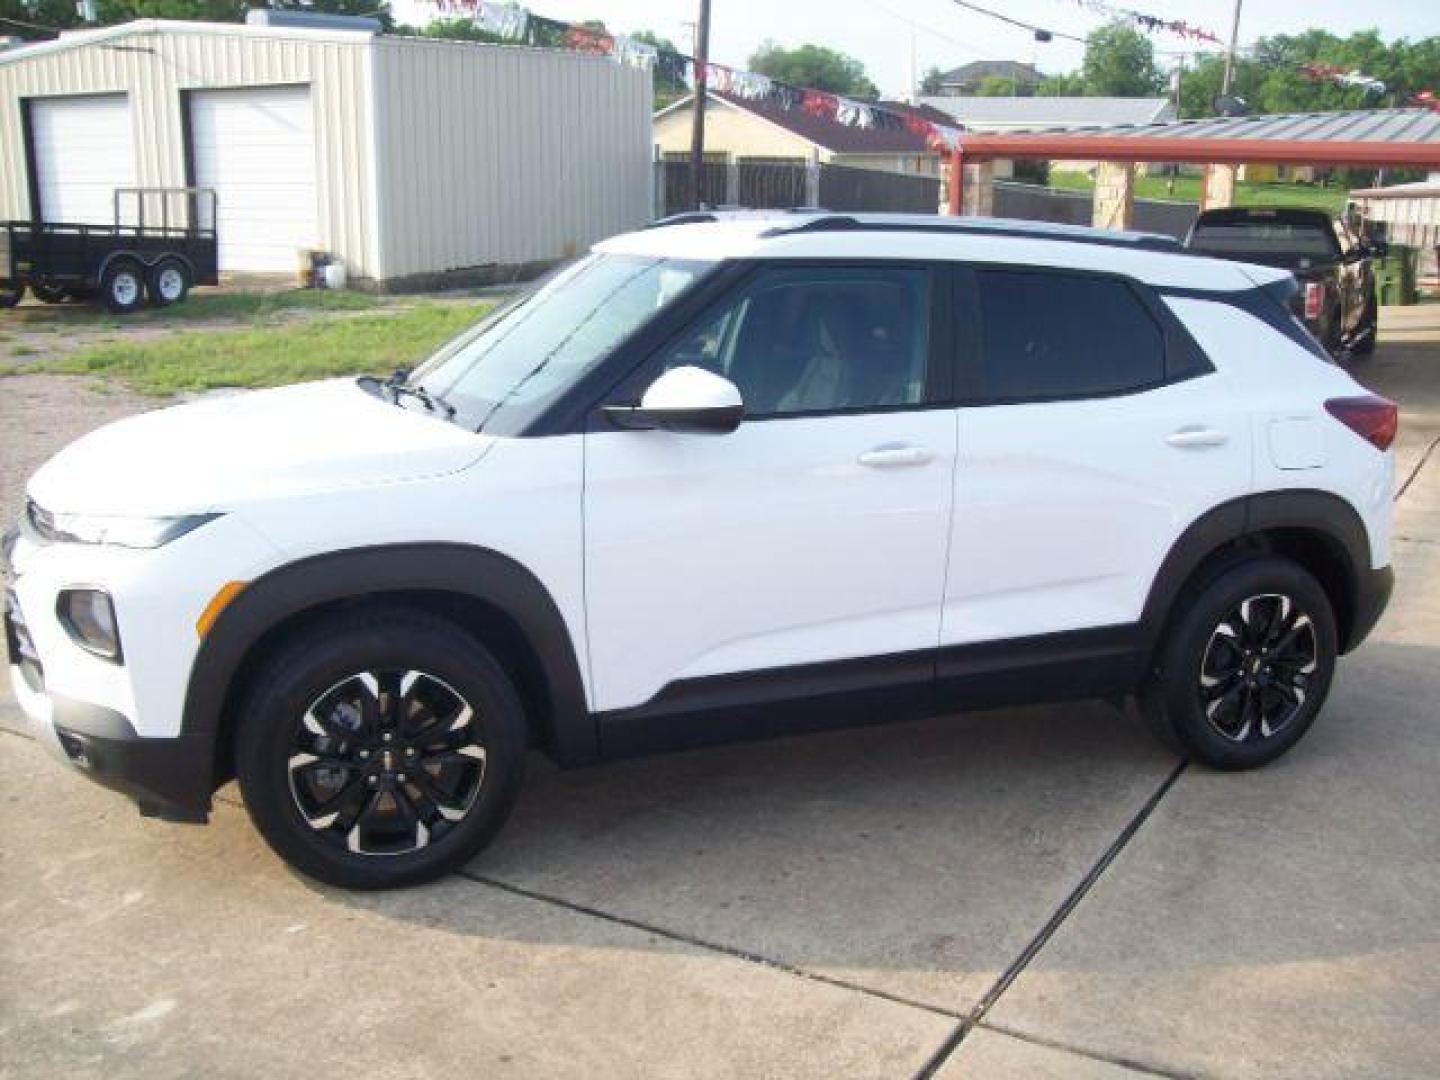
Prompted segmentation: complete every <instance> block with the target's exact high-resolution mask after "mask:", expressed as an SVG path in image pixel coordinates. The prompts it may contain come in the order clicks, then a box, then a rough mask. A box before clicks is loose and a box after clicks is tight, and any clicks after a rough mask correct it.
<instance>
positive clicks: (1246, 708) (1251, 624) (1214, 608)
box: [1140, 557, 1338, 769]
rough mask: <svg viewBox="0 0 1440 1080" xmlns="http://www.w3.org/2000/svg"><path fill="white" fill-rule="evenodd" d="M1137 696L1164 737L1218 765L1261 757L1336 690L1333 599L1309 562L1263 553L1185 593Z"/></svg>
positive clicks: (1291, 737)
mask: <svg viewBox="0 0 1440 1080" xmlns="http://www.w3.org/2000/svg"><path fill="white" fill-rule="evenodd" d="M1182 603H1184V604H1185V607H1184V608H1182V609H1181V612H1180V615H1179V617H1178V619H1177V620H1176V622H1175V623H1174V624H1173V625H1172V626H1171V627H1170V628H1169V630H1168V632H1167V634H1166V637H1165V639H1164V640H1163V641H1162V642H1161V644H1160V652H1159V657H1158V661H1157V663H1156V665H1155V669H1154V671H1153V672H1152V673H1151V676H1150V678H1149V680H1148V682H1147V684H1146V686H1145V687H1144V688H1143V689H1142V692H1141V695H1140V704H1141V708H1142V710H1143V711H1144V712H1145V714H1146V718H1147V719H1148V720H1149V722H1150V724H1151V726H1152V727H1153V728H1154V729H1155V730H1156V732H1157V734H1159V735H1160V736H1161V737H1162V739H1164V740H1165V741H1166V742H1168V743H1170V744H1171V745H1173V746H1176V747H1177V748H1178V749H1180V750H1181V751H1182V752H1185V753H1188V754H1189V755H1191V756H1192V757H1194V758H1195V759H1197V760H1198V761H1201V762H1203V763H1204V764H1206V765H1210V766H1212V767H1213V768H1217V769H1249V768H1254V767H1256V766H1258V765H1264V764H1266V763H1268V762H1270V761H1273V760H1274V759H1275V758H1277V757H1279V756H1280V755H1281V754H1283V753H1285V751H1286V750H1288V749H1290V747H1292V746H1294V745H1295V743H1297V742H1298V741H1299V740H1300V738H1301V736H1303V735H1304V734H1305V732H1306V731H1307V730H1309V728H1310V725H1311V724H1312V723H1313V722H1314V720H1315V716H1316V714H1317V713H1318V712H1319V711H1320V707H1321V706H1322V705H1323V704H1324V702H1325V697H1326V695H1327V694H1328V693H1329V691H1330V681H1331V679H1332V677H1333V676H1334V673H1335V662H1336V657H1337V651H1338V646H1337V640H1338V639H1337V634H1336V628H1335V615H1334V611H1333V609H1332V607H1331V604H1330V599H1329V597H1328V596H1327V595H1326V593H1325V590H1324V589H1323V588H1321V586H1320V584H1319V583H1318V582H1317V581H1316V580H1315V579H1314V577H1312V576H1311V575H1310V574H1309V573H1307V572H1306V571H1305V569H1304V568H1302V567H1300V566H1298V565H1297V564H1295V563H1293V562H1290V561H1289V560H1288V559H1281V558H1274V557H1261V558H1255V559H1250V560H1248V561H1246V562H1242V563H1239V564H1237V565H1233V566H1231V567H1230V568H1229V569H1227V570H1225V571H1223V572H1221V573H1220V574H1218V575H1217V576H1215V577H1214V578H1212V579H1211V580H1210V581H1209V582H1208V583H1205V584H1204V585H1202V586H1201V587H1200V588H1199V589H1198V590H1196V591H1194V592H1193V593H1192V594H1191V595H1190V596H1188V597H1184V598H1182Z"/></svg>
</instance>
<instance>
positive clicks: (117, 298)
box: [100, 259, 145, 315]
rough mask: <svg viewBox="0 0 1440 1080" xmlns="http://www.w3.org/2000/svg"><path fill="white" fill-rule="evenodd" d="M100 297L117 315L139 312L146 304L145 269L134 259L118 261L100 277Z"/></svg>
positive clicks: (108, 267)
mask: <svg viewBox="0 0 1440 1080" xmlns="http://www.w3.org/2000/svg"><path fill="white" fill-rule="evenodd" d="M100 295H101V297H102V298H103V299H104V300H105V306H106V307H107V308H109V309H110V310H111V311H112V312H114V313H115V314H116V315H129V314H130V313H131V312H132V311H139V310H140V307H141V306H142V305H143V304H144V303H145V268H144V267H142V266H141V265H140V264H139V263H138V262H136V261H135V260H133V259H116V260H115V261H114V262H112V263H111V264H110V265H109V266H107V267H106V268H105V273H103V274H101V275H100Z"/></svg>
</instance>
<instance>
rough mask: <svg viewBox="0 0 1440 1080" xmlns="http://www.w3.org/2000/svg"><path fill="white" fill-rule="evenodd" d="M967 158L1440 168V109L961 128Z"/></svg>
mask: <svg viewBox="0 0 1440 1080" xmlns="http://www.w3.org/2000/svg"><path fill="white" fill-rule="evenodd" d="M957 152H958V154H959V155H960V156H961V157H962V158H963V160H965V161H993V160H995V159H997V158H1046V159H1083V160H1091V161H1173V162H1191V163H1198V164H1219V163H1226V164H1229V163H1236V164H1238V163H1242V162H1268V163H1274V164H1286V165H1352V166H1358V167H1371V168H1384V167H1394V166H1416V167H1421V168H1440V112H1436V111H1435V110H1433V109H1429V108H1418V109H1356V110H1352V111H1348V112H1329V113H1282V114H1276V115H1271V116H1236V117H1213V118H1210V119H1205V120H1172V121H1168V122H1164V123H1157V124H1127V125H1118V126H1113V127H1092V128H1070V129H1055V130H1047V131H1024V132H1003V133H1002V132H977V131H965V132H961V133H960V136H959V142H958V147H957Z"/></svg>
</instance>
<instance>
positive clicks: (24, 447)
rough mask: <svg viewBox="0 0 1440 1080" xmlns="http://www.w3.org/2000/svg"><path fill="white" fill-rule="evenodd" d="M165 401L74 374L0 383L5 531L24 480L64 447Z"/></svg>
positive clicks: (0, 506)
mask: <svg viewBox="0 0 1440 1080" xmlns="http://www.w3.org/2000/svg"><path fill="white" fill-rule="evenodd" d="M167 403H168V402H167V400H166V399H164V398H153V397H142V396H141V395H139V394H132V393H129V392H127V391H125V390H122V389H120V388H118V387H117V386H116V385H115V384H113V383H108V382H104V381H101V380H98V379H87V378H83V377H78V376H73V375H12V376H10V377H8V378H4V379H0V522H3V523H4V525H5V526H6V527H8V526H9V525H10V523H11V522H13V521H14V520H15V518H16V515H18V514H19V512H20V507H21V504H22V503H23V502H24V499H25V482H26V481H27V480H28V479H29V478H30V475H31V474H32V473H33V472H34V471H35V470H36V469H38V468H39V467H40V466H41V465H43V464H45V462H46V461H48V460H49V459H50V458H51V457H52V456H53V455H54V454H55V453H56V452H57V451H59V450H60V449H61V448H62V447H64V446H65V445H66V444H67V443H70V442H73V441H74V440H75V439H77V438H79V437H80V436H81V435H83V434H85V433H86V432H87V431H93V430H94V429H95V428H98V427H100V426H101V425H103V424H108V423H110V421H112V420H118V419H120V418H121V417H122V416H130V415H132V414H134V413H137V412H144V411H145V410H146V409H156V408H160V407H161V406H163V405H165V404H167Z"/></svg>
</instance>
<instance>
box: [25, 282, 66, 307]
mask: <svg viewBox="0 0 1440 1080" xmlns="http://www.w3.org/2000/svg"><path fill="white" fill-rule="evenodd" d="M30 292H31V294H32V295H34V297H35V299H36V300H39V301H40V302H41V303H42V304H63V303H64V302H65V301H66V300H68V299H70V290H69V289H67V288H66V287H65V286H64V285H56V284H55V283H54V282H53V281H32V282H31V283H30Z"/></svg>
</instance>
